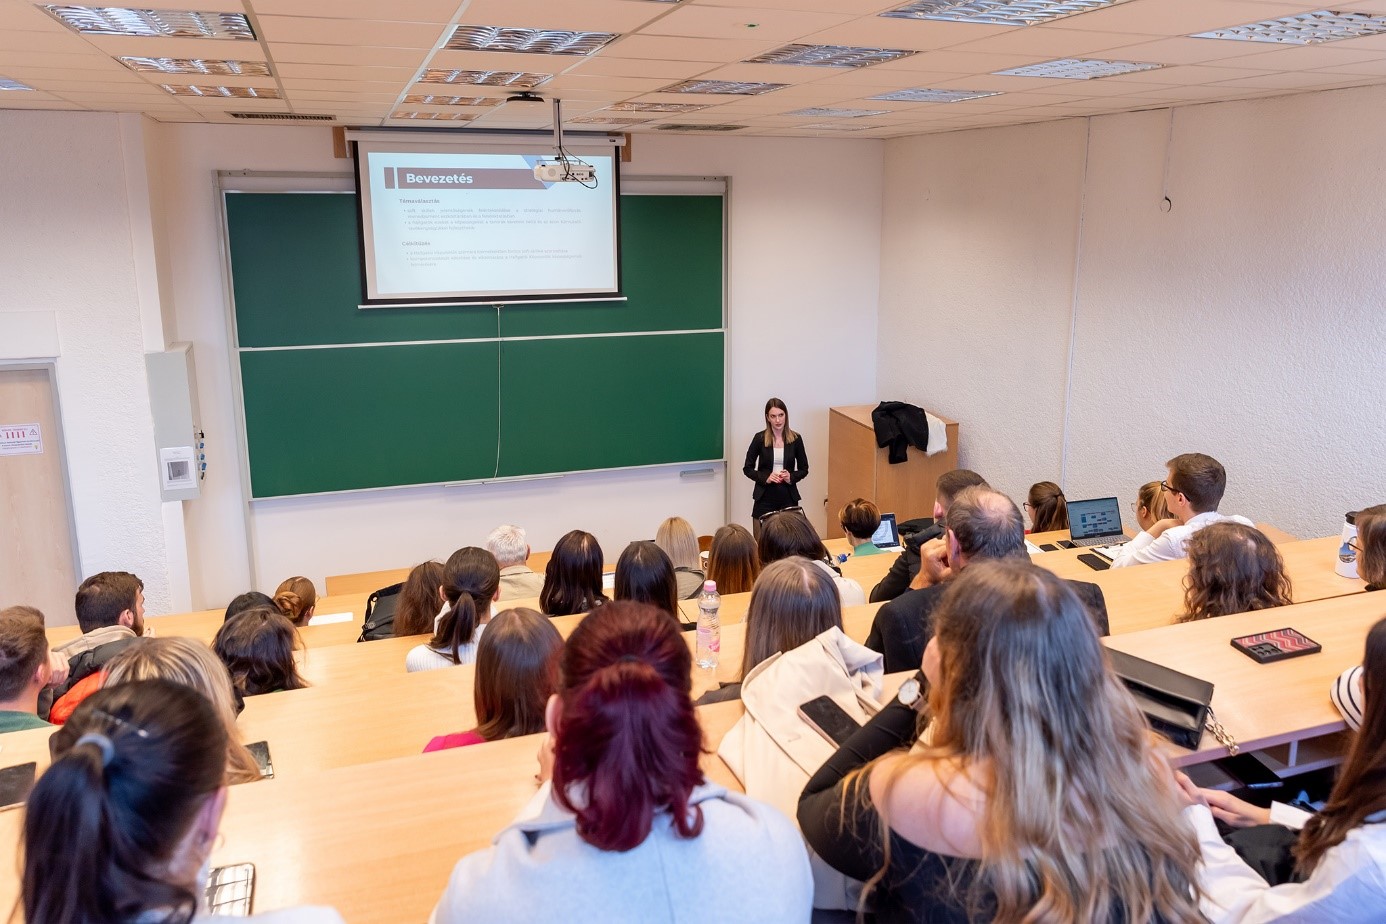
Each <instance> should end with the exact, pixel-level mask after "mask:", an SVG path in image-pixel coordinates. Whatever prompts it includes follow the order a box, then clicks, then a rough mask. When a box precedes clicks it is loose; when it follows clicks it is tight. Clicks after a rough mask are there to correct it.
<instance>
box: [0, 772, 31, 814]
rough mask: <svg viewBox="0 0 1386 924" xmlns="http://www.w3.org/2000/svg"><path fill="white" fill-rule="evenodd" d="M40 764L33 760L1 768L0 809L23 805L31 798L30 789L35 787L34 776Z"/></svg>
mask: <svg viewBox="0 0 1386 924" xmlns="http://www.w3.org/2000/svg"><path fill="white" fill-rule="evenodd" d="M37 770H38V764H36V763H34V762H33V761H32V760H31V761H29V762H28V763H27V764H16V765H15V766H13V767H5V768H3V769H0V809H7V808H13V807H14V806H16V805H23V804H24V800H25V799H27V798H29V790H31V789H33V788H34V777H35V775H36V772H37Z"/></svg>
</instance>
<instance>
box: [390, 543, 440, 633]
mask: <svg viewBox="0 0 1386 924" xmlns="http://www.w3.org/2000/svg"><path fill="white" fill-rule="evenodd" d="M446 574H447V572H446V570H445V569H444V568H443V563H442V562H438V561H426V562H424V563H423V564H420V565H415V566H414V568H413V570H411V571H410V572H409V577H407V578H405V580H404V586H403V587H401V588H400V589H399V603H398V604H397V605H396V607H395V622H394V631H395V638H404V637H406V636H410V635H425V634H431V633H432V632H433V631H434V630H435V629H436V628H437V626H438V620H439V619H441V618H442V614H443V613H445V612H446V611H447V599H448V598H447V596H446V595H445V594H444V591H443V581H444V580H445V578H446ZM439 604H442V609H439Z"/></svg>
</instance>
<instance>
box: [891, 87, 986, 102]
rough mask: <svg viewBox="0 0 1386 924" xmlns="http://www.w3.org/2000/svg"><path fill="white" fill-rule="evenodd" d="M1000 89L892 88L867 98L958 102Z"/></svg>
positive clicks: (897, 100) (899, 100)
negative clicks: (889, 90) (887, 91)
mask: <svg viewBox="0 0 1386 924" xmlns="http://www.w3.org/2000/svg"><path fill="white" fill-rule="evenodd" d="M1000 95H1001V92H1000V91H999V90H934V89H930V88H929V87H917V88H915V89H912V90H892V91H891V92H889V93H881V94H879V95H877V96H868V97H867V99H888V100H891V101H892V102H897V103H957V102H961V101H962V100H965V99H981V98H982V97H984V96H1000Z"/></svg>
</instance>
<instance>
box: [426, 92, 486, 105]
mask: <svg viewBox="0 0 1386 924" xmlns="http://www.w3.org/2000/svg"><path fill="white" fill-rule="evenodd" d="M404 101H405V102H406V103H418V104H419V105H422V106H499V105H500V104H501V103H503V102H505V100H503V99H501V98H500V97H499V96H438V95H435V94H433V93H410V94H409V95H408V96H406V97H405V98H404Z"/></svg>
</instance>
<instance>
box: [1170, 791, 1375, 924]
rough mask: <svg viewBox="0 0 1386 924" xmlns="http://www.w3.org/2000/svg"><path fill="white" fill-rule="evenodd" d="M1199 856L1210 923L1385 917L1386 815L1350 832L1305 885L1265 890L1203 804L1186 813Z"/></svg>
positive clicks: (1315, 922)
mask: <svg viewBox="0 0 1386 924" xmlns="http://www.w3.org/2000/svg"><path fill="white" fill-rule="evenodd" d="M1184 814H1185V817H1187V818H1188V819H1189V820H1190V821H1192V822H1193V826H1194V830H1195V831H1197V832H1198V841H1199V846H1200V847H1201V848H1202V851H1203V864H1202V865H1201V866H1200V867H1199V880H1200V884H1201V885H1202V887H1203V891H1204V898H1203V901H1202V903H1201V906H1202V909H1203V913H1204V914H1205V915H1207V916H1208V920H1209V921H1211V922H1212V924H1266V922H1270V921H1281V922H1285V924H1327V922H1330V921H1331V922H1333V924H1346V922H1361V924H1367V922H1377V921H1381V920H1383V919H1384V918H1386V812H1377V813H1376V814H1375V815H1371V816H1369V817H1368V820H1367V822H1366V823H1364V824H1362V825H1359V826H1358V827H1356V828H1353V829H1352V830H1351V831H1349V832H1348V835H1347V837H1345V838H1344V839H1343V842H1342V843H1340V844H1338V845H1337V846H1336V847H1333V848H1331V849H1330V850H1329V851H1328V852H1327V853H1325V854H1324V855H1323V857H1322V858H1321V859H1320V860H1319V864H1318V866H1316V867H1315V868H1314V872H1313V875H1311V876H1310V877H1309V879H1308V881H1306V882H1295V883H1286V884H1285V885H1278V886H1274V887H1272V886H1269V885H1267V884H1266V880H1264V879H1262V878H1261V877H1260V875H1258V874H1257V873H1256V872H1255V871H1254V870H1253V869H1252V868H1251V867H1249V866H1247V865H1246V864H1245V863H1244V862H1242V858H1241V857H1239V856H1237V852H1236V851H1235V850H1233V849H1232V848H1231V847H1229V846H1227V843H1226V842H1225V841H1224V840H1223V839H1222V837H1221V836H1220V835H1219V834H1218V828H1217V823H1216V822H1215V821H1213V814H1212V812H1210V811H1209V810H1208V807H1207V806H1206V805H1192V806H1189V807H1188V808H1187V809H1185V810H1184Z"/></svg>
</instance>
